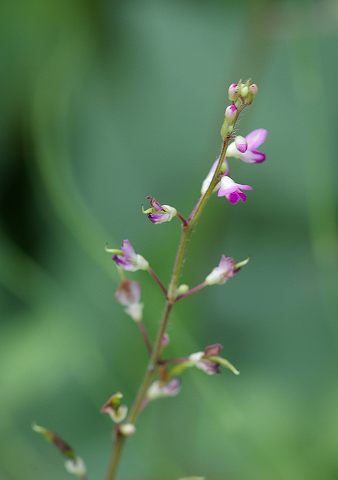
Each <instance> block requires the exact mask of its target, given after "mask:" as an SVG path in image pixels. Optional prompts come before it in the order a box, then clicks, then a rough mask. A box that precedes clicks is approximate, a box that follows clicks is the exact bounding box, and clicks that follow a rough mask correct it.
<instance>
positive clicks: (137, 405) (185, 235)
mask: <svg viewBox="0 0 338 480" xmlns="http://www.w3.org/2000/svg"><path fill="white" fill-rule="evenodd" d="M229 139H230V135H229V136H227V137H226V138H225V139H224V140H223V143H222V148H221V153H220V157H219V161H218V164H217V168H216V171H215V174H214V176H213V178H212V180H211V183H210V185H209V187H208V189H207V191H206V192H205V193H204V195H202V196H201V197H200V199H199V200H198V202H197V204H196V205H195V207H194V208H193V210H192V212H191V214H190V217H189V219H188V220H187V221H186V224H184V223H183V225H182V232H181V237H180V241H179V244H178V247H177V253H176V258H175V263H174V267H173V272H172V275H171V280H170V283H169V288H168V291H167V290H166V289H165V287H164V286H163V284H162V282H160V283H159V281H158V280H159V279H158V280H157V279H156V278H158V277H157V276H156V278H155V275H156V274H155V273H154V272H153V270H151V269H150V268H149V273H150V275H152V276H153V278H155V280H156V282H157V283H158V284H159V285H160V287H161V289H162V291H165V294H166V297H167V299H166V302H165V306H164V311H163V314H162V318H161V321H160V324H159V328H158V332H157V337H156V340H155V343H154V347H153V349H152V353H151V356H150V359H149V362H148V365H147V368H146V371H145V374H144V377H143V381H142V383H141V385H140V387H139V390H138V393H137V396H136V399H135V401H134V404H133V406H132V408H131V410H130V413H129V416H128V420H127V421H128V423H132V424H134V423H135V422H136V420H137V418H138V415H139V413H140V412H141V410H142V407H143V405H144V400H145V399H146V395H147V391H148V388H149V386H150V384H151V380H152V377H153V374H154V373H155V371H156V368H157V366H158V363H159V360H160V355H161V350H162V338H163V335H164V334H165V332H166V330H167V326H168V323H169V319H170V313H171V310H172V308H173V305H174V303H175V301H176V290H177V284H178V281H179V279H180V275H181V273H182V268H183V264H184V260H185V256H186V250H187V245H188V241H189V238H190V235H191V232H192V227H193V226H194V224H195V223H196V222H197V220H198V218H199V217H200V215H201V213H202V211H203V209H204V207H205V205H206V204H207V201H208V200H209V198H210V196H211V194H212V192H213V190H214V188H215V186H216V185H217V182H218V178H219V174H220V173H221V167H222V163H223V161H224V159H225V154H226V150H227V147H228V143H229ZM161 285H162V286H161ZM125 439H126V437H123V436H122V435H117V437H116V441H115V444H114V447H113V451H112V457H111V462H110V465H109V469H108V473H107V477H106V479H107V480H115V479H116V474H117V469H118V466H119V463H120V459H121V454H122V450H123V446H124V443H125Z"/></svg>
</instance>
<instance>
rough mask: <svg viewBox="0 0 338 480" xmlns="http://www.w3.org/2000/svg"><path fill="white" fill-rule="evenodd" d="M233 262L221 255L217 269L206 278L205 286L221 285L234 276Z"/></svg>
mask: <svg viewBox="0 0 338 480" xmlns="http://www.w3.org/2000/svg"><path fill="white" fill-rule="evenodd" d="M235 267H236V264H235V260H234V259H233V258H231V257H226V256H225V255H222V257H221V260H220V262H219V264H218V266H217V267H215V268H214V269H213V270H212V272H211V273H209V275H208V276H207V277H206V279H205V283H206V284H207V285H223V283H225V282H226V281H227V280H229V279H230V278H232V277H233V276H234V275H235V273H236V272H235Z"/></svg>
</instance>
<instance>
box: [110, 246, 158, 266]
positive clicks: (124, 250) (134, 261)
mask: <svg viewBox="0 0 338 480" xmlns="http://www.w3.org/2000/svg"><path fill="white" fill-rule="evenodd" d="M107 251H108V252H112V253H115V255H113V260H114V262H115V263H116V265H118V266H119V267H121V268H123V269H124V270H128V271H129V272H136V271H137V270H148V268H149V263H148V262H147V260H146V259H145V258H143V257H142V255H139V254H138V253H136V252H135V250H134V248H133V246H132V244H131V243H130V241H129V240H123V242H122V246H121V250H110V249H107Z"/></svg>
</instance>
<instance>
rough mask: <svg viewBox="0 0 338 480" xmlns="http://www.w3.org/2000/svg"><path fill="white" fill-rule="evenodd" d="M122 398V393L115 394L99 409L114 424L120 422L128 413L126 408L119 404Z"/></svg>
mask: <svg viewBox="0 0 338 480" xmlns="http://www.w3.org/2000/svg"><path fill="white" fill-rule="evenodd" d="M122 398H123V395H122V393H121V392H117V393H115V394H114V395H112V396H111V397H110V398H109V399H108V400H107V401H106V403H105V404H104V405H103V406H102V408H101V412H102V413H107V414H108V415H109V416H110V418H111V419H112V420H113V422H115V423H120V422H122V421H123V420H124V419H125V418H126V416H127V413H128V407H127V406H126V405H122V404H121V403H122Z"/></svg>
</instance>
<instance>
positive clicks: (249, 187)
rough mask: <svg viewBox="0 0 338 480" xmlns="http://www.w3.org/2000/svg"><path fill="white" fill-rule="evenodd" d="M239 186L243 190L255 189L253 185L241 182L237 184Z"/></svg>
mask: <svg viewBox="0 0 338 480" xmlns="http://www.w3.org/2000/svg"><path fill="white" fill-rule="evenodd" d="M237 187H238V188H239V189H242V190H253V188H252V187H251V185H241V184H240V183H238V184H237Z"/></svg>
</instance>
